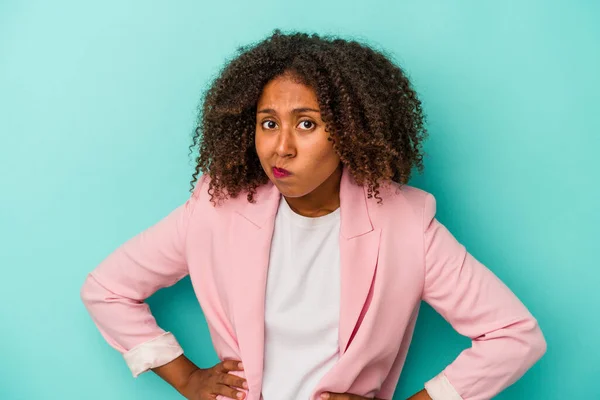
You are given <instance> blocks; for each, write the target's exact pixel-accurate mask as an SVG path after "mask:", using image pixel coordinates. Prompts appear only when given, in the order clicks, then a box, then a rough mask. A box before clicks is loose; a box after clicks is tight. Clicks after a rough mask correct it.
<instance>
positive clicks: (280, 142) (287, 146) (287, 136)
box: [276, 129, 296, 158]
mask: <svg viewBox="0 0 600 400" xmlns="http://www.w3.org/2000/svg"><path fill="white" fill-rule="evenodd" d="M279 132H280V133H279V136H278V138H277V148H276V152H277V155H278V156H279V157H282V158H283V157H293V156H295V155H296V144H295V142H294V133H293V132H291V130H290V129H282V130H280V131H279Z"/></svg>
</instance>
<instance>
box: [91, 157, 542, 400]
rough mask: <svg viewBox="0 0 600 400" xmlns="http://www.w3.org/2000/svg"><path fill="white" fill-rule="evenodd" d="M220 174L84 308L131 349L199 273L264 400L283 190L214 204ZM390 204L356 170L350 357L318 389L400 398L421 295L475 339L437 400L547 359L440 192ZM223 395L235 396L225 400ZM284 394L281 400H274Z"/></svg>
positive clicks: (465, 398)
mask: <svg viewBox="0 0 600 400" xmlns="http://www.w3.org/2000/svg"><path fill="white" fill-rule="evenodd" d="M209 179H210V178H208V177H207V176H203V177H201V178H200V181H199V182H198V185H197V187H196V189H195V190H194V193H193V194H192V196H190V198H189V199H188V200H187V201H186V202H185V204H182V205H181V206H179V207H178V208H176V209H175V210H174V211H172V212H171V213H170V214H169V215H168V216H166V217H165V218H164V219H162V220H161V221H159V222H158V223H156V224H155V225H153V226H151V227H150V228H148V229H146V230H144V231H143V232H141V233H139V234H138V235H136V236H135V237H133V238H131V239H130V240H128V241H127V242H126V243H124V244H123V245H121V246H120V247H119V248H118V249H116V250H115V251H114V252H113V253H112V254H110V255H109V256H108V257H107V258H106V259H105V260H104V261H102V263H101V264H100V265H99V266H97V268H96V269H95V270H94V271H92V272H91V273H90V275H89V276H88V278H87V280H86V282H85V283H84V285H83V287H82V289H81V295H82V298H83V301H84V303H85V305H86V307H87V308H88V310H89V312H90V314H91V316H92V318H93V320H94V322H95V323H96V325H97V326H98V328H99V329H100V332H101V333H102V335H103V336H104V337H105V338H106V340H107V341H108V343H109V344H110V345H112V346H113V347H114V348H116V349H117V350H119V351H120V352H121V353H123V354H124V355H127V354H128V352H130V351H131V350H132V349H134V350H135V348H136V346H138V347H139V345H140V344H144V343H151V341H152V339H155V338H157V337H159V336H161V335H164V334H165V331H164V330H162V329H161V328H160V327H159V326H157V324H156V322H155V320H154V318H153V317H152V315H151V313H150V311H149V308H148V306H147V305H146V303H145V302H144V299H146V298H147V297H149V296H150V295H152V294H153V293H154V292H155V291H156V290H158V289H160V288H163V287H166V286H171V285H173V284H175V283H176V282H177V281H179V280H180V279H182V278H183V277H184V276H186V275H188V274H189V276H190V279H191V282H192V284H193V287H194V291H195V293H196V296H197V297H198V300H199V302H200V305H201V307H202V310H203V312H204V315H205V317H206V320H207V323H208V326H209V330H210V334H211V338H212V341H213V345H214V348H215V350H216V352H217V354H218V356H219V358H220V359H221V360H224V359H240V360H242V361H243V363H244V371H243V372H239V373H238V375H241V376H244V377H245V378H246V379H247V381H248V385H249V390H248V392H247V399H249V400H259V399H260V398H261V383H262V372H263V350H264V302H265V287H266V278H267V269H268V263H269V250H270V244H271V237H272V234H273V229H274V220H275V215H276V212H277V207H278V204H279V200H280V196H281V195H280V192H279V191H278V190H277V188H276V187H275V186H274V185H273V184H272V183H270V182H269V183H268V184H266V185H264V186H262V187H260V188H258V192H257V195H256V196H255V198H256V200H257V201H256V203H255V204H250V203H248V202H247V200H246V196H245V195H243V194H242V195H240V196H238V198H236V199H229V200H227V201H225V202H224V203H223V204H222V205H220V206H218V207H216V208H215V207H213V205H212V204H211V203H210V201H209V195H208V194H207V188H208V181H209ZM385 188H386V187H384V189H383V190H382V192H381V195H380V196H381V197H382V198H383V204H381V205H379V204H377V200H376V199H374V198H371V199H367V195H366V189H365V188H363V187H362V186H359V185H357V184H356V183H355V182H354V180H353V179H352V178H351V176H350V174H349V173H348V172H347V170H346V169H344V172H343V176H342V181H341V187H340V201H341V205H340V207H341V210H340V214H341V228H340V257H341V260H340V263H341V265H340V268H341V276H340V279H341V307H340V316H339V317H340V322H339V351H340V357H339V360H338V361H337V363H336V364H335V365H334V366H333V367H332V368H331V370H329V371H328V372H327V373H326V374H325V376H323V378H322V379H321V381H320V382H319V383H318V385H317V386H316V387H315V389H314V391H313V394H312V396H311V399H313V400H316V399H318V398H319V395H320V393H321V392H323V391H330V392H340V393H353V394H357V395H361V396H365V397H368V398H372V397H378V398H382V399H391V398H392V396H393V393H394V389H395V387H396V384H397V382H398V378H399V376H400V372H401V370H402V366H403V364H404V361H405V358H406V354H407V351H408V347H409V343H410V341H411V337H412V334H413V330H414V326H415V321H416V318H417V314H418V311H419V305H420V302H421V300H424V301H425V302H427V303H428V304H430V305H431V306H432V307H433V308H434V309H435V310H436V311H437V312H439V313H440V314H441V315H442V316H443V317H444V318H445V319H446V320H447V321H448V322H449V323H450V324H451V325H452V326H453V327H454V329H456V331H458V332H459V333H460V334H462V335H464V336H467V337H469V338H471V339H472V346H471V347H470V348H468V349H465V350H464V351H463V352H462V353H460V355H459V356H458V357H457V358H456V359H455V360H454V361H453V362H452V363H450V364H449V365H448V366H447V367H446V368H444V370H443V371H440V373H439V374H438V375H437V376H435V377H433V378H432V379H431V380H430V381H428V382H427V384H426V385H427V387H428V391H429V393H430V395H431V397H433V398H434V399H435V400H460V399H462V400H481V399H489V398H491V397H493V396H494V395H496V394H497V393H499V392H500V391H501V390H503V389H504V388H506V387H507V386H509V385H511V384H512V383H513V382H515V381H516V380H517V379H518V378H519V377H521V376H522V375H523V374H524V373H525V372H526V371H527V370H528V369H529V368H530V367H531V366H532V365H533V364H534V363H535V362H536V361H537V360H538V359H539V358H540V357H541V356H542V355H543V354H544V352H545V351H546V342H545V340H544V336H543V335H542V332H541V331H540V328H539V326H538V323H537V321H536V319H535V318H534V317H533V316H532V315H531V313H530V312H529V311H528V310H527V308H526V307H525V306H524V305H523V304H522V303H521V301H519V299H518V298H517V297H516V296H515V295H514V294H513V293H512V292H511V291H510V289H509V288H508V287H507V286H506V285H504V284H503V283H502V282H501V281H500V280H499V279H498V278H497V277H496V276H495V275H494V274H493V273H492V272H491V271H490V270H489V269H487V268H486V267H485V266H484V265H482V264H481V263H480V262H479V261H477V260H476V259H475V258H474V257H473V256H472V255H471V254H469V253H468V252H467V250H466V249H465V247H464V246H463V245H461V244H460V243H459V242H458V241H457V240H456V239H455V238H454V237H453V235H452V234H451V233H450V232H449V231H448V230H447V229H446V228H445V227H444V225H442V224H441V223H440V222H438V221H437V220H436V219H435V210H436V203H435V199H434V197H433V196H432V195H431V194H429V193H427V192H425V191H423V190H420V189H417V188H415V187H411V186H408V185H405V186H402V187H399V185H397V184H395V183H390V185H389V186H387V189H385ZM221 398H222V397H221ZM267 400H272V399H267Z"/></svg>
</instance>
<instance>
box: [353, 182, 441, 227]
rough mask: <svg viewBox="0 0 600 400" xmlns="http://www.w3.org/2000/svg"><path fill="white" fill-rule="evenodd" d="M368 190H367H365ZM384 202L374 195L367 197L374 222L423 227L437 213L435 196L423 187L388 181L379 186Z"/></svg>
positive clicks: (380, 195)
mask: <svg viewBox="0 0 600 400" xmlns="http://www.w3.org/2000/svg"><path fill="white" fill-rule="evenodd" d="M365 192H366V190H365ZM378 197H380V198H381V199H382V203H381V204H379V203H378V200H377V199H376V198H374V197H372V198H369V199H367V204H368V208H369V214H370V215H371V217H372V219H373V220H374V222H376V221H377V222H380V223H384V224H385V221H389V222H388V223H402V224H407V223H408V224H410V225H414V226H415V227H416V226H418V227H422V224H423V223H424V222H426V221H425V220H426V219H427V218H428V217H429V216H432V214H435V198H434V196H433V195H432V194H431V193H430V192H428V191H426V190H423V189H420V188H417V187H415V186H411V185H407V184H404V185H401V184H399V183H397V182H392V181H386V183H385V184H382V185H381V187H380V188H379V196H378Z"/></svg>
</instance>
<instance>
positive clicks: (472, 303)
mask: <svg viewBox="0 0 600 400" xmlns="http://www.w3.org/2000/svg"><path fill="white" fill-rule="evenodd" d="M435 212H436V201H435V198H434V196H433V195H431V194H430V193H427V195H426V199H425V205H424V212H423V218H424V219H423V229H424V235H423V237H424V253H425V254H424V258H425V284H424V289H423V300H424V301H425V302H427V303H428V304H429V305H431V306H432V307H433V308H434V309H435V310H436V311H437V312H438V313H440V314H441V315H442V317H443V318H444V319H445V320H446V321H448V322H449V323H450V324H451V325H452V327H453V328H454V329H455V330H456V331H457V332H458V333H460V334H461V335H463V336H467V337H469V338H470V339H471V340H472V342H471V343H472V345H471V347H470V348H468V349H466V350H464V351H463V352H461V353H460V354H459V355H458V357H457V358H456V359H455V360H454V361H453V362H452V363H451V364H450V365H448V366H447V367H446V368H445V369H444V370H443V371H441V372H440V373H439V374H438V375H437V376H435V377H434V378H432V379H431V380H429V381H428V382H426V383H425V389H426V390H427V392H428V394H429V396H430V397H431V398H432V399H433V400H483V399H490V398H492V397H494V396H495V395H497V394H498V393H499V392H501V391H502V390H503V389H505V388H506V387H508V386H510V385H511V384H513V383H514V382H515V381H517V380H518V379H519V378H520V377H521V376H522V375H523V374H524V373H525V372H526V371H527V370H528V369H529V368H530V367H531V366H532V365H533V364H534V363H535V362H536V361H537V360H538V359H540V358H541V356H542V355H543V354H544V353H545V351H546V341H545V339H544V336H543V334H542V332H541V330H540V328H539V326H538V323H537V320H536V319H535V318H534V317H533V316H532V315H531V313H530V312H529V311H528V310H527V308H526V307H525V306H524V305H523V303H522V302H521V301H520V300H519V299H518V298H517V297H516V295H515V294H514V293H513V292H512V291H511V290H510V289H509V288H508V287H507V286H506V285H505V284H504V283H503V282H502V281H501V280H500V279H499V278H498V277H496V276H495V275H494V274H493V273H492V272H491V271H490V270H489V269H488V268H486V267H485V266H484V265H483V264H481V263H480V262H479V261H477V260H476V259H475V258H474V257H473V256H472V255H471V254H469V253H468V252H467V250H466V249H465V247H464V246H463V245H461V244H460V243H459V242H458V241H457V240H456V239H455V238H454V237H453V235H452V234H451V233H450V232H449V231H448V230H447V229H446V227H445V226H444V225H442V224H441V223H440V222H439V221H437V220H436V218H435Z"/></svg>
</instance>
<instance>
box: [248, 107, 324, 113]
mask: <svg viewBox="0 0 600 400" xmlns="http://www.w3.org/2000/svg"><path fill="white" fill-rule="evenodd" d="M308 111H312V112H316V113H320V111H319V110H315V109H314V108H309V107H302V108H294V109H293V110H292V113H294V114H298V113H302V112H308ZM256 113H257V114H260V113H266V114H277V112H276V111H275V110H273V109H272V108H263V109H262V110H259V111H257V112H256Z"/></svg>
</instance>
